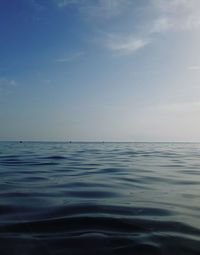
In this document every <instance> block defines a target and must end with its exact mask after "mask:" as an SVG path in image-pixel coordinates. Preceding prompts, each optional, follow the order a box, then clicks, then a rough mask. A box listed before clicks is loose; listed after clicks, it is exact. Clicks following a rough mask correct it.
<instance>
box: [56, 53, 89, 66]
mask: <svg viewBox="0 0 200 255" xmlns="http://www.w3.org/2000/svg"><path fill="white" fill-rule="evenodd" d="M84 54H85V52H84V51H79V52H74V53H71V54H69V55H68V56H65V57H62V58H58V59H56V60H55V61H56V62H58V63H65V62H70V61H73V60H76V59H77V58H79V57H81V56H83V55H84Z"/></svg>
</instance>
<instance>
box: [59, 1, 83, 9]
mask: <svg viewBox="0 0 200 255" xmlns="http://www.w3.org/2000/svg"><path fill="white" fill-rule="evenodd" d="M82 2H83V0H55V3H56V4H57V5H58V6H59V7H66V6H69V5H73V4H81V3H82Z"/></svg>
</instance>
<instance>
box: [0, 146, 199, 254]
mask: <svg viewBox="0 0 200 255" xmlns="http://www.w3.org/2000/svg"><path fill="white" fill-rule="evenodd" d="M199 219H200V144H191V143H188V144H187V143H185V144H183V143H71V144H69V143H31V142H25V143H15V142H1V143H0V254H2V255H4V254H18V255H21V254H37V255H40V254H59V255H64V254H65V255H66V254H87V255H88V254H122V255H126V254H131V255H141V254H145V255H147V254H148V255H151V254H152V255H156V254H162V255H165V254H166V255H169V254H170V255H173V254H177V255H190V254H200V221H199Z"/></svg>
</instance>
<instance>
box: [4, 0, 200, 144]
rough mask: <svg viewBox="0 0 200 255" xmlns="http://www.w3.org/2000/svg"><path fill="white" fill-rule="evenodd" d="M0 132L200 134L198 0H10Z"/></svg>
mask: <svg viewBox="0 0 200 255" xmlns="http://www.w3.org/2000/svg"><path fill="white" fill-rule="evenodd" d="M0 34H1V36H0V140H34V141H68V140H72V141H130V142H132V141H137V142H139V141H147V142H149V141H158V142H159V141H160V142H161V141H169V142H171V141H191V142H200V132H199V130H200V1H199V0H140V1H139V0H48V1H47V0H17V1H16V0H10V1H7V0H1V1H0Z"/></svg>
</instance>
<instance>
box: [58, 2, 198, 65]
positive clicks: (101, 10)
mask: <svg viewBox="0 0 200 255" xmlns="http://www.w3.org/2000/svg"><path fill="white" fill-rule="evenodd" d="M54 1H56V3H57V5H58V6H60V7H68V6H69V5H74V6H76V8H77V10H78V11H79V13H80V14H81V15H83V17H84V18H88V17H89V18H90V19H92V20H91V23H93V21H96V20H99V19H100V20H102V21H103V22H104V25H105V27H104V28H102V27H101V28H100V30H101V31H102V30H103V31H104V33H102V32H100V34H101V35H99V34H98V32H97V33H96V41H97V40H99V44H100V43H101V44H102V45H103V46H104V47H106V48H107V49H110V50H111V51H112V52H115V53H116V54H118V53H119V54H120V55H121V54H126V55H128V54H132V53H133V52H135V51H137V50H140V49H141V48H144V47H145V46H147V45H148V44H149V43H150V42H151V41H153V40H155V39H156V38H157V36H158V35H159V34H161V33H168V32H170V31H181V30H195V29H200V0H149V1H147V2H144V3H141V2H139V1H135V0H96V1H93V0H54ZM138 6H140V7H141V6H142V8H140V9H138V12H136V10H137V7H138ZM127 13H129V18H130V14H131V13H132V15H131V16H132V19H130V20H129V25H128V26H129V29H128V31H127V28H126V25H124V31H123V28H121V29H120V30H119V31H121V32H114V31H112V26H110V24H109V23H108V22H110V19H112V18H113V19H116V18H117V17H118V16H119V15H123V17H124V19H123V21H122V23H123V22H125V20H126V18H127V17H126V14H127ZM144 13H145V14H144ZM135 14H136V15H135ZM135 16H136V17H137V18H135ZM107 18H109V20H108V19H107ZM106 21H107V23H106ZM130 22H133V23H132V27H134V28H133V29H132V31H131V24H130ZM124 24H127V23H126V22H125V23H124ZM107 25H108V26H109V28H107V27H108V26H107ZM121 27H122V26H121ZM108 29H109V31H110V32H108ZM96 31H98V23H97V29H96ZM115 31H116V29H115ZM99 37H101V38H99ZM94 41H95V40H94ZM63 60H64V59H63ZM60 62H62V61H60ZM63 62H64V61H63Z"/></svg>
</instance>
